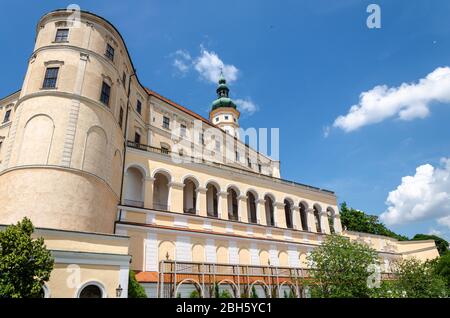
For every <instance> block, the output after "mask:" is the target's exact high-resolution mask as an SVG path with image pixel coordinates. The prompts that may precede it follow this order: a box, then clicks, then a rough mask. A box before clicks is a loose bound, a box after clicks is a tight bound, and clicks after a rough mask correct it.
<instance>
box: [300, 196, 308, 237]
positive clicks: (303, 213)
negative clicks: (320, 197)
mask: <svg viewBox="0 0 450 318" xmlns="http://www.w3.org/2000/svg"><path fill="white" fill-rule="evenodd" d="M300 220H301V221H302V230H303V231H308V205H307V204H306V203H305V202H300Z"/></svg>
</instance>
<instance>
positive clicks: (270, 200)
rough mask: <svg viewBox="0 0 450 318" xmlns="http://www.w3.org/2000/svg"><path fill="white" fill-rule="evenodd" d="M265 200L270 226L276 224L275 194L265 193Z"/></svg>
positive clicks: (267, 219)
mask: <svg viewBox="0 0 450 318" xmlns="http://www.w3.org/2000/svg"><path fill="white" fill-rule="evenodd" d="M264 200H265V201H266V202H265V203H264V207H265V212H266V222H267V225H269V226H275V207H274V203H275V202H276V201H275V196H274V195H273V194H271V193H266V194H265V195H264Z"/></svg>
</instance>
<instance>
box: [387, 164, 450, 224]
mask: <svg viewBox="0 0 450 318" xmlns="http://www.w3.org/2000/svg"><path fill="white" fill-rule="evenodd" d="M386 204H387V205H388V208H387V210H386V211H385V212H383V213H382V214H381V215H380V219H381V220H382V221H383V222H385V223H386V224H388V225H394V224H402V223H407V222H412V221H420V220H425V219H436V220H437V222H438V223H439V224H441V225H445V226H447V227H449V228H450V158H443V159H442V160H441V166H440V167H436V168H435V167H433V166H432V165H430V164H425V165H422V166H419V167H417V169H416V173H415V175H414V176H406V177H403V178H402V182H401V184H400V185H399V186H398V187H397V189H395V190H393V191H391V192H390V193H389V195H388V197H387V200H386Z"/></svg>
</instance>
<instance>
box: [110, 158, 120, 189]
mask: <svg viewBox="0 0 450 318" xmlns="http://www.w3.org/2000/svg"><path fill="white" fill-rule="evenodd" d="M111 172H112V176H111V183H112V188H113V189H114V191H115V192H116V193H117V194H118V193H120V183H121V182H122V173H121V172H122V153H121V152H120V150H119V149H116V151H114V157H113V160H112V169H111Z"/></svg>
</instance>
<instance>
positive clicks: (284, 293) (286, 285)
mask: <svg viewBox="0 0 450 318" xmlns="http://www.w3.org/2000/svg"><path fill="white" fill-rule="evenodd" d="M278 297H279V298H297V297H298V293H297V289H296V287H295V285H294V284H292V282H289V281H284V282H282V283H281V284H280V288H279V290H278Z"/></svg>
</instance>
